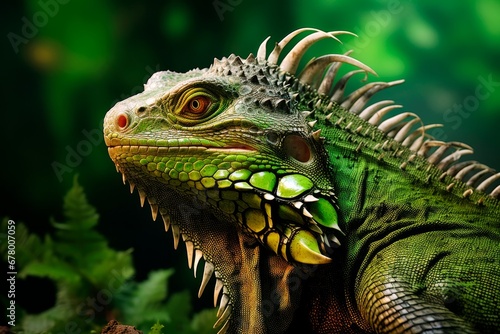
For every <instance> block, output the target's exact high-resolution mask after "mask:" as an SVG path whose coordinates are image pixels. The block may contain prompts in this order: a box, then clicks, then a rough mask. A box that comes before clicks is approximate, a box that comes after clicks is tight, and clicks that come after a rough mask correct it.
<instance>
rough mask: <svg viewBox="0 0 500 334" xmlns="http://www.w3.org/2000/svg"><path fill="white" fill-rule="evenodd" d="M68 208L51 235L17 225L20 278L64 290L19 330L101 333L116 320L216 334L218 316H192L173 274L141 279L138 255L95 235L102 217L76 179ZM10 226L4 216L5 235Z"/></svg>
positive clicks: (159, 273) (28, 316) (167, 271)
mask: <svg viewBox="0 0 500 334" xmlns="http://www.w3.org/2000/svg"><path fill="white" fill-rule="evenodd" d="M63 211H64V217H65V221H64V222H57V221H56V220H54V219H51V224H52V226H53V227H54V233H52V234H50V235H45V236H44V237H40V236H38V235H36V234H33V233H30V232H29V231H28V229H27V228H26V226H25V225H24V224H22V223H20V224H17V225H16V237H17V245H16V246H17V247H16V266H17V267H18V268H19V269H18V277H17V279H24V278H26V277H28V276H34V277H42V278H47V279H50V280H52V281H53V282H54V284H55V286H56V288H57V295H56V302H55V305H54V306H53V307H51V308H49V309H47V310H45V311H43V312H42V313H39V314H27V313H26V312H23V311H22V310H20V311H19V315H20V317H21V319H20V320H18V321H17V322H16V330H17V331H18V332H19V331H21V330H22V331H25V332H27V333H42V332H43V333H60V332H66V331H67V330H68V328H70V329H71V330H72V331H75V330H79V332H83V333H85V332H90V331H97V332H100V328H101V327H102V326H103V325H104V324H105V323H107V321H108V320H110V319H112V318H116V319H117V320H118V321H120V322H121V323H124V324H130V325H134V326H136V327H137V328H138V329H140V330H143V331H144V330H149V329H152V331H151V333H153V334H159V333H161V329H162V328H164V329H165V330H167V332H166V333H200V332H201V331H200V329H201V328H208V329H210V330H208V331H205V333H212V332H213V330H212V329H211V326H212V324H213V323H214V322H215V311H212V310H211V311H206V312H205V311H204V312H201V313H200V314H196V315H194V316H193V317H192V318H191V313H192V312H191V311H192V310H191V306H190V305H191V301H190V296H189V294H188V293H187V292H178V293H174V294H169V293H168V285H167V283H168V279H169V277H170V276H171V275H172V274H173V272H174V271H173V269H165V270H158V271H154V272H151V273H150V274H149V277H148V278H147V279H146V280H144V281H143V282H136V281H134V280H133V278H134V267H133V264H132V257H131V253H132V250H130V249H129V250H126V251H117V250H114V249H111V248H110V247H109V246H108V242H107V241H106V239H105V238H104V236H103V235H102V234H100V233H99V232H98V231H96V230H95V227H96V225H97V223H98V218H99V215H98V214H97V213H96V210H95V208H94V207H93V206H91V205H90V204H89V203H88V202H87V199H86V196H85V193H84V191H83V188H82V187H81V186H80V185H79V184H78V181H77V178H76V177H75V178H74V182H73V186H72V188H71V189H70V190H69V192H68V193H67V195H66V196H65V198H64V210H63ZM7 223H8V220H7V219H4V221H3V222H2V230H3V231H6V230H7ZM6 247H7V243H5V242H4V243H1V244H0V250H1V251H2V254H7V249H6ZM207 312H208V313H207ZM160 323H161V324H165V325H160Z"/></svg>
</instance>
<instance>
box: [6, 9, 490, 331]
mask: <svg viewBox="0 0 500 334" xmlns="http://www.w3.org/2000/svg"><path fill="white" fill-rule="evenodd" d="M1 15H2V20H1V23H0V24H1V26H2V33H3V36H4V37H3V42H2V59H3V61H2V87H3V88H2V90H1V91H2V99H1V101H2V103H3V107H2V110H3V112H2V119H3V122H2V124H3V126H2V131H1V132H2V144H1V152H2V156H3V159H2V163H1V173H0V178H1V187H2V203H1V205H0V218H2V219H3V223H2V225H1V226H2V227H1V228H2V230H1V231H0V249H1V250H2V252H3V254H2V255H3V257H2V261H3V262H2V267H1V268H2V270H3V271H4V272H6V273H7V272H8V271H9V269H8V257H7V252H8V249H9V248H8V247H7V246H8V243H7V241H8V240H7V236H8V231H9V230H8V226H9V221H8V220H9V219H10V220H11V221H12V222H15V226H16V238H17V239H16V241H17V244H16V247H17V248H16V261H17V262H16V267H15V269H16V271H17V275H16V284H15V292H16V293H15V302H16V304H15V305H16V326H20V327H18V328H21V327H22V326H24V325H23V318H27V319H31V320H30V322H31V323H32V324H34V323H37V324H36V325H37V326H38V325H39V327H32V329H31V330H33V331H36V330H39V329H40V328H42V329H47V328H48V330H50V331H52V332H64V331H66V332H68V330H75V329H78V328H82V329H85V330H87V329H96V328H97V327H96V326H101V325H104V324H105V323H106V320H107V319H110V318H113V317H118V319H120V320H123V321H125V322H127V321H128V322H134V323H129V324H131V325H136V324H139V323H141V322H143V320H144V319H142V318H140V317H138V316H137V315H136V316H135V317H134V316H133V314H134V313H135V312H139V311H138V310H140V309H141V308H142V309H143V310H144V311H143V313H140V312H139V313H137V314H138V315H139V316H140V315H141V314H142V315H144V317H145V318H148V316H147V314H148V313H149V316H150V317H149V318H151V319H149V318H148V319H147V320H148V321H150V322H155V321H156V320H158V321H160V322H161V323H162V324H163V325H165V326H166V327H165V329H168V330H166V331H165V332H167V333H181V332H182V333H188V332H198V333H201V332H202V330H201V329H200V328H201V327H203V326H204V324H205V323H209V322H211V321H212V320H207V319H205V318H210V317H211V316H212V315H211V314H209V313H203V310H205V309H210V307H211V306H210V305H211V299H212V296H211V293H209V292H208V293H207V292H205V296H204V297H202V300H201V301H197V300H196V291H197V289H198V285H199V282H200V278H199V277H198V278H197V279H194V278H193V277H192V276H193V273H192V271H191V270H189V269H188V268H187V265H186V255H185V252H184V251H183V246H180V248H181V249H180V251H177V252H174V251H173V242H172V237H171V234H170V233H163V224H161V223H160V222H159V221H156V222H152V220H151V215H150V211H149V209H148V208H143V209H141V208H140V206H139V199H138V196H137V194H134V195H130V194H129V191H128V186H124V185H123V184H122V181H121V177H120V175H118V174H117V173H116V171H115V167H114V166H113V163H112V162H111V160H110V159H109V157H108V155H107V150H106V148H105V145H104V142H103V138H102V120H103V117H104V115H105V113H106V111H107V110H108V109H109V108H111V107H112V106H113V105H114V103H116V102H117V101H119V100H121V99H124V98H126V97H128V96H131V95H134V94H136V93H138V92H140V91H141V90H142V85H143V84H144V83H145V82H146V81H147V79H148V77H149V76H150V75H151V74H152V73H154V72H156V71H159V70H167V69H169V70H173V71H178V72H183V71H186V70H189V69H192V68H195V67H208V66H209V65H210V64H211V63H212V61H213V58H214V57H217V58H220V57H223V56H228V55H229V54H231V53H235V54H238V55H242V56H247V55H248V54H249V53H254V54H255V52H256V51H257V48H258V46H259V45H260V43H261V42H262V41H263V40H264V39H265V38H266V37H268V36H271V41H272V42H270V43H269V44H268V45H270V46H271V45H272V44H271V43H274V42H275V41H278V40H279V39H280V38H282V37H283V36H285V35H286V34H287V33H289V32H290V31H292V30H294V29H297V28H301V27H314V28H318V29H321V30H325V31H332V30H347V31H351V32H354V33H356V34H357V35H358V38H354V37H351V36H347V35H345V36H342V38H341V39H342V41H343V43H344V44H342V45H341V44H335V43H332V42H324V43H319V44H318V46H317V47H316V48H315V49H314V50H315V51H314V53H316V54H320V53H330V52H337V53H338V52H345V51H347V50H348V49H353V50H354V52H353V54H352V55H353V56H354V57H355V58H357V59H359V60H361V61H363V62H364V63H366V64H368V65H369V66H371V67H372V68H373V69H374V70H375V71H376V72H377V73H378V75H379V77H378V78H372V80H383V81H392V80H397V79H401V78H404V79H405V80H406V82H405V83H404V84H403V85H400V86H397V87H394V88H391V90H390V92H384V94H385V95H384V97H386V98H387V97H390V99H393V100H395V101H396V102H397V103H398V104H402V105H403V106H404V107H405V110H408V111H412V112H415V113H418V114H419V115H420V116H421V118H422V119H423V121H424V123H442V124H444V128H443V129H440V130H437V129H436V130H435V132H434V133H432V132H431V133H432V134H433V135H434V136H435V137H436V138H437V139H440V140H446V141H452V140H453V141H461V142H465V143H467V144H469V145H471V146H472V147H473V148H474V149H475V155H474V159H476V160H478V161H481V162H483V163H485V164H487V165H490V166H491V167H493V168H495V169H497V170H498V169H500V154H499V153H500V149H499V147H500V145H499V144H500V139H499V125H500V62H499V59H500V20H499V18H500V2H498V1H497V0H476V1H451V0H447V1H440V2H436V1H433V0H421V1H411V0H359V1H352V0H320V1H300V0H291V1H286V2H285V1H274V2H273V1H264V0H252V1H250V0H205V1H201V0H186V1H174V0H165V1H136V0H126V1H116V0H114V1H98V0H85V1H83V0H23V1H21V0H19V1H14V2H11V3H8V4H4V10H3V11H2V14H1ZM75 176H78V177H77V181H76V182H77V185H75ZM70 189H71V190H70ZM63 198H65V199H64V200H63ZM12 224H14V223H12ZM68 226H69V227H68ZM168 268H174V269H168ZM113 275H114V276H113ZM113 278H114V279H115V280H116V282H113V284H112V286H113V289H111V285H110V284H111V283H110V281H111V280H112V279H113ZM167 281H168V289H167V288H166V287H165V286H166V284H167ZM141 284H142V285H141ZM148 284H149V285H148ZM2 289H3V290H2V291H1V292H0V302H1V303H2V304H3V303H6V305H9V303H10V301H11V299H12V298H10V297H9V296H8V291H9V286H6V287H5V288H2ZM207 290H210V289H207ZM148 291H155V293H156V292H157V295H156V297H155V296H153V295H152V293H150V294H149V295H148ZM35 296H36V297H35ZM158 296H159V297H158ZM155 298H156V299H155ZM92 301H93V302H92ZM120 305H121V306H120ZM152 305H153V306H154V307H156V308H154V310H153V308H152V307H153V306H152ZM3 309H4V310H5V308H3ZM169 312H170V313H169ZM152 314H153V315H154V316H151V315H152ZM161 314H167V315H166V316H164V317H162V316H161ZM6 315H8V313H6ZM127 315H128V318H127V317H126V316H127ZM3 317H4V315H3V314H2V315H1V318H0V325H2V324H4V318H3ZM120 317H121V318H120ZM154 317H156V320H155V319H153V318H154ZM160 318H161V319H160ZM176 319H177V320H176ZM179 319H181V320H179ZM210 319H211V318H210ZM8 321H9V318H5V324H7V322H8ZM176 321H177V322H176ZM24 323H26V321H24ZM144 323H146V322H144ZM169 324H170V325H169ZM187 324H189V326H188V325H187ZM44 326H45V327H44ZM51 326H52V327H51ZM85 326H87V327H85ZM92 326H94V327H92ZM144 326H146V327H147V328H149V326H150V325H149V323H148V324H147V325H146V324H144ZM169 326H170V327H169ZM175 326H177V327H175ZM183 326H184V327H186V326H188V327H189V328H184V327H183ZM181 327H182V328H181ZM68 328H69V329H68ZM143 328H144V327H143ZM14 329H15V328H14ZM25 330H26V332H29V330H28V329H27V328H25ZM208 332H209V331H207V333H208Z"/></svg>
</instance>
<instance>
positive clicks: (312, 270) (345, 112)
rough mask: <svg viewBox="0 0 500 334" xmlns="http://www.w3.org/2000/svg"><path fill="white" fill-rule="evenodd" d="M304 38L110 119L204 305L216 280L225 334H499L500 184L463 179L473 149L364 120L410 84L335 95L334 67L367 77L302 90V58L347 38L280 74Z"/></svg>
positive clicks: (113, 143)
mask: <svg viewBox="0 0 500 334" xmlns="http://www.w3.org/2000/svg"><path fill="white" fill-rule="evenodd" d="M304 31H305V29H303V30H299V31H297V32H294V33H292V34H291V35H289V36H287V37H286V38H285V39H284V40H283V41H282V42H280V43H279V44H277V46H276V47H275V48H274V49H273V51H272V52H271V53H270V55H269V56H267V54H266V49H265V43H264V44H263V45H262V46H261V47H260V48H259V51H258V53H257V57H254V56H252V55H250V56H249V57H248V58H246V59H242V58H239V57H236V56H231V57H229V58H227V59H226V58H224V59H222V60H220V61H219V60H216V61H215V62H214V64H213V65H212V66H211V67H210V68H209V69H205V70H194V71H191V72H188V73H185V74H182V73H174V72H159V73H157V74H155V75H153V77H152V78H151V79H150V81H149V82H148V84H147V85H146V87H145V91H144V93H141V94H138V95H136V96H133V97H131V98H129V99H127V100H125V101H122V102H119V103H118V104H117V105H116V106H115V107H114V108H112V109H111V110H110V111H109V112H108V114H107V115H106V118H105V124H104V133H105V140H106V144H107V145H108V149H109V154H110V156H111V158H112V159H113V161H114V163H115V164H116V167H117V169H118V171H119V172H121V173H122V174H123V177H124V181H125V180H128V181H129V183H130V184H131V189H134V188H136V189H137V190H138V192H139V195H140V197H141V201H142V202H143V203H144V201H145V200H146V199H147V200H148V202H149V204H150V205H151V209H152V213H153V219H156V216H157V215H158V214H159V215H160V216H161V217H162V218H163V220H164V223H165V227H166V229H167V230H168V229H171V230H172V232H173V237H174V246H175V247H177V243H178V242H179V239H180V238H181V237H182V239H183V240H184V241H185V244H186V249H187V253H188V263H189V265H190V266H191V265H192V262H194V270H196V267H197V265H198V262H200V263H201V262H202V261H200V260H201V259H202V258H203V259H204V262H205V265H204V271H203V275H202V276H203V277H204V278H203V279H202V283H201V286H202V288H201V291H200V293H201V292H202V291H203V289H204V286H205V285H206V282H208V280H209V279H210V277H211V276H212V275H215V277H216V288H215V295H214V299H215V300H214V301H215V303H216V304H219V305H220V308H219V310H220V311H219V321H218V323H216V326H220V327H221V332H227V333H292V332H297V331H302V332H304V333H498V332H500V255H499V254H500V252H499V251H500V221H499V217H500V203H499V200H498V193H499V192H500V188H495V184H494V183H495V182H494V181H495V178H498V174H495V172H494V171H493V170H491V169H488V168H487V167H485V166H482V165H479V164H477V163H462V162H461V161H459V162H457V160H458V158H460V156H461V155H465V154H467V153H468V152H467V151H468V147H467V146H466V145H463V144H460V143H441V142H435V141H432V139H431V138H429V137H428V136H424V135H423V130H422V128H420V127H419V122H420V119H419V118H418V117H416V116H415V115H410V114H404V113H401V114H399V115H400V117H399V116H394V117H391V118H384V117H383V114H384V112H385V111H389V110H390V109H393V108H392V107H390V106H389V104H390V103H385V102H384V101H383V102H381V104H378V105H377V104H374V105H371V106H365V104H366V102H367V100H368V99H369V98H370V97H371V95H372V94H373V93H374V92H376V91H378V90H380V89H383V88H386V87H390V86H392V85H394V84H396V83H398V82H394V83H376V84H372V85H371V84H367V85H365V86H364V87H362V88H360V90H357V91H356V92H355V93H353V94H351V95H349V96H347V97H346V96H344V93H343V88H342V85H340V86H336V87H335V88H331V87H333V86H334V84H333V80H334V79H335V80H336V81H342V80H348V79H349V78H350V76H351V74H353V73H351V74H347V75H346V76H343V77H341V78H340V79H339V80H337V78H335V76H333V75H330V74H332V73H331V72H333V71H332V70H328V65H329V64H330V63H333V64H334V67H335V66H337V65H340V64H342V63H349V64H351V65H355V66H357V67H360V68H361V69H363V70H364V71H371V70H370V69H369V68H367V67H366V66H364V65H363V64H359V63H357V62H356V61H354V60H351V58H349V59H348V57H347V56H344V55H335V56H329V57H323V58H321V57H320V59H323V60H324V59H326V58H328V62H323V60H320V61H317V62H316V63H314V62H313V63H312V65H311V64H310V65H307V66H306V68H305V69H304V70H303V72H302V73H301V74H296V72H297V66H298V61H299V60H300V58H301V55H302V54H303V52H302V51H303V50H304V49H306V48H307V47H308V46H309V45H310V44H312V43H315V42H316V41H318V40H319V39H323V38H330V37H332V35H335V33H333V34H326V33H322V32H315V33H312V34H310V35H308V36H307V37H305V38H304V39H303V40H301V41H300V42H299V43H297V46H298V47H297V48H295V49H293V50H292V51H290V53H289V54H288V55H287V56H285V57H284V59H283V60H282V61H281V62H280V63H279V64H278V57H279V56H280V54H279V53H280V52H281V48H283V47H284V46H285V45H286V44H287V43H289V40H290V39H291V38H292V37H294V36H295V35H297V34H298V33H302V32H304ZM339 34H341V33H337V35H339ZM324 73H327V74H326V75H325V76H323V74H324ZM329 73H330V74H329ZM319 74H321V75H319ZM386 107H387V108H386ZM384 108H386V109H387V110H385V109H384ZM377 112H378V113H377ZM373 115H375V116H373ZM398 117H399V118H398ZM384 120H387V121H386V122H384ZM413 126H415V128H416V130H411V131H410V128H412V127H413ZM415 128H414V129H415ZM318 130H321V131H320V132H318ZM450 150H451V151H452V152H451V153H450V152H449V151H450ZM486 175H487V176H491V178H490V179H489V181H484V179H485V178H487V177H486ZM495 175H496V176H495Z"/></svg>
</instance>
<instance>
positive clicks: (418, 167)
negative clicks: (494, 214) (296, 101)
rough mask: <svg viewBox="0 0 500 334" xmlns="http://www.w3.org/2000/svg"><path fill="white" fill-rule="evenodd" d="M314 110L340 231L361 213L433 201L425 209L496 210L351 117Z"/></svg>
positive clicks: (487, 198)
mask: <svg viewBox="0 0 500 334" xmlns="http://www.w3.org/2000/svg"><path fill="white" fill-rule="evenodd" d="M319 100H320V98H318V101H319ZM316 107H317V108H318V109H317V111H316V112H315V113H314V114H312V115H311V116H313V117H314V120H315V121H316V124H315V126H316V127H317V128H320V129H321V135H322V136H323V137H324V142H325V148H326V151H327V152H328V155H329V159H330V161H331V162H332V164H331V165H330V166H331V167H330V168H332V171H331V173H332V174H333V179H334V183H335V185H334V188H335V193H336V196H337V197H338V205H339V208H340V213H341V216H342V217H343V222H342V223H341V224H343V225H341V227H346V226H345V225H346V224H348V222H349V221H351V220H352V219H353V218H354V217H357V218H359V217H360V215H361V216H362V215H363V213H362V212H363V210H365V211H366V209H367V208H374V207H377V206H379V205H380V204H381V203H391V205H392V206H406V205H408V204H409V203H416V202H419V201H421V200H422V199H423V198H435V201H434V202H435V203H434V205H433V204H432V203H430V202H428V201H426V203H425V205H426V207H428V208H432V207H433V206H435V207H436V208H441V209H442V208H446V205H443V203H442V202H444V201H445V200H449V199H451V200H452V201H451V203H457V206H462V207H464V206H465V207H467V208H468V209H467V210H472V209H474V208H484V207H486V209H484V210H491V209H493V208H496V207H498V205H499V204H498V201H497V200H495V199H493V198H491V197H490V196H487V195H486V194H484V193H481V192H476V191H473V190H472V189H470V188H471V187H468V186H467V184H466V183H464V182H461V181H457V180H456V179H454V178H453V177H451V176H450V175H448V174H446V173H444V172H443V171H442V170H440V169H439V168H438V167H437V166H436V165H434V164H432V163H430V162H429V161H428V158H425V157H424V156H421V155H420V154H418V152H415V151H412V150H410V149H409V148H408V147H405V146H403V145H401V143H398V142H396V141H395V140H394V139H392V138H390V137H389V136H387V134H386V133H384V132H382V131H380V130H379V129H378V128H377V127H375V126H373V125H371V124H369V123H367V122H366V121H364V120H362V119H361V118H359V117H358V116H357V115H353V114H350V113H348V112H346V111H344V110H342V109H341V107H339V106H335V105H334V106H332V105H331V104H330V106H329V107H327V108H322V107H321V106H320V103H319V102H317V104H316ZM332 166H334V167H332ZM447 203H450V202H447ZM365 214H366V213H365Z"/></svg>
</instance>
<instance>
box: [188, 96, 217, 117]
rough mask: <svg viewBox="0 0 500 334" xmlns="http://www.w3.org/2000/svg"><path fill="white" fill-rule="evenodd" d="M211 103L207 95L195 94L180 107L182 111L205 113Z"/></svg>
mask: <svg viewBox="0 0 500 334" xmlns="http://www.w3.org/2000/svg"><path fill="white" fill-rule="evenodd" d="M211 104H212V101H211V100H210V99H209V98H208V97H207V96H203V95H200V96H195V97H193V98H191V99H190V100H189V101H188V102H187V104H186V105H185V106H184V108H183V109H182V112H183V113H193V114H198V115H200V114H203V113H205V112H206V111H207V110H208V108H209V107H210V105H211Z"/></svg>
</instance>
